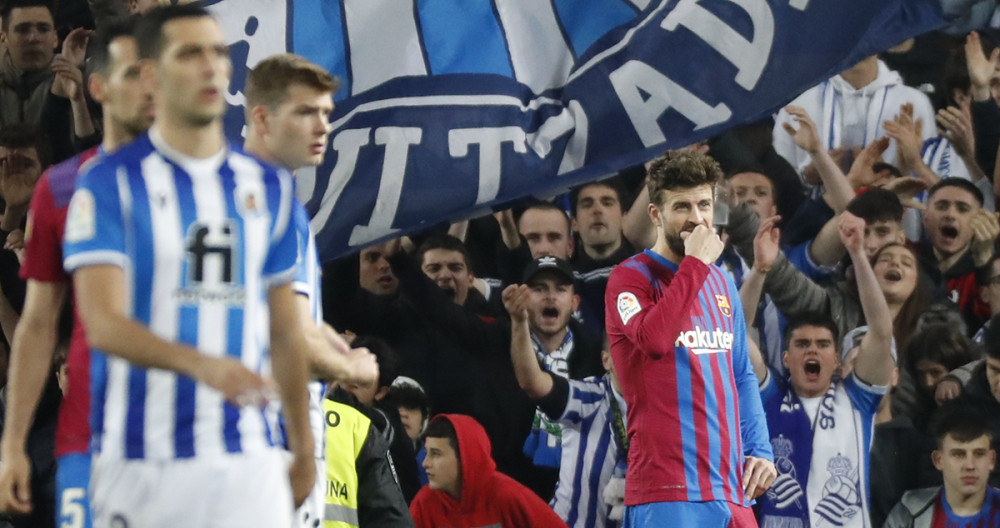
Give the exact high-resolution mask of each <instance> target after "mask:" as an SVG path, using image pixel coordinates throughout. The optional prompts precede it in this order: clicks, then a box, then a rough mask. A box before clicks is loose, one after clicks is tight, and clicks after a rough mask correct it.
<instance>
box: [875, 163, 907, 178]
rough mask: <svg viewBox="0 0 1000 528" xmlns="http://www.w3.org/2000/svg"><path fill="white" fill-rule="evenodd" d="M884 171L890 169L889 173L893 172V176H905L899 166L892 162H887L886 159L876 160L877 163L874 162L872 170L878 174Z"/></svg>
mask: <svg viewBox="0 0 1000 528" xmlns="http://www.w3.org/2000/svg"><path fill="white" fill-rule="evenodd" d="M882 171H889V174H892V177H893V178H902V177H903V173H902V171H900V170H899V167H897V166H895V165H893V164H891V163H886V162H884V161H876V162H875V163H872V172H874V173H876V174H877V173H879V172H882Z"/></svg>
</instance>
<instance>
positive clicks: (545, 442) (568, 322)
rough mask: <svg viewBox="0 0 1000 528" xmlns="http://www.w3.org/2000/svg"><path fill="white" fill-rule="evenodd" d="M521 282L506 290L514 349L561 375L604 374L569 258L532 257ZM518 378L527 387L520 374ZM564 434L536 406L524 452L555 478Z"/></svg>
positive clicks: (583, 375)
mask: <svg viewBox="0 0 1000 528" xmlns="http://www.w3.org/2000/svg"><path fill="white" fill-rule="evenodd" d="M521 282H522V283H523V284H522V285H520V286H518V285H513V286H509V287H508V288H507V289H505V290H504V300H505V303H504V304H505V306H506V307H507V310H508V311H509V312H510V315H511V353H512V354H515V353H520V354H530V355H532V356H534V357H535V358H536V359H537V361H538V364H539V365H540V366H541V368H542V369H543V370H545V371H547V372H550V373H552V374H554V375H556V376H559V377H560V378H562V379H570V378H572V379H582V378H584V377H586V376H598V375H601V374H603V372H604V367H603V365H601V362H600V351H599V349H598V347H597V346H595V343H593V342H592V341H590V340H589V339H587V337H586V335H585V333H584V332H583V331H582V328H581V327H580V325H579V323H577V322H576V321H575V320H574V319H573V317H572V316H573V312H575V311H576V310H577V308H578V307H579V306H580V296H579V295H577V294H576V289H575V286H574V281H573V269H572V268H571V267H570V265H569V262H567V261H565V260H563V259H561V258H556V257H552V256H545V257H539V258H537V259H535V260H532V261H531V262H529V263H528V265H527V267H526V268H525V271H524V278H523V279H522V281H521ZM518 289H520V291H521V292H522V293H521V295H522V296H523V302H522V303H518V306H517V308H516V309H515V310H514V311H511V308H512V305H511V304H509V303H508V302H506V301H507V300H508V297H510V295H511V294H512V292H515V291H517V290H518ZM522 305H523V306H522ZM514 349H518V351H517V352H515V350H514ZM518 384H519V385H520V386H521V388H522V389H525V386H524V383H522V382H521V380H518ZM528 394H529V396H530V395H531V393H530V392H529V393H528ZM561 439H562V428H561V427H560V425H559V424H558V423H557V422H556V421H555V420H551V419H550V417H549V416H548V415H546V414H545V413H544V412H543V411H542V410H541V409H535V416H534V420H533V422H532V427H531V434H529V435H528V437H527V439H526V441H525V442H524V454H525V455H527V456H528V457H530V458H531V459H532V462H534V464H535V465H536V466H540V467H543V468H552V473H553V478H554V477H555V471H556V470H558V468H559V466H560V459H561V456H562V450H561V447H562V441H561ZM546 498H548V497H546Z"/></svg>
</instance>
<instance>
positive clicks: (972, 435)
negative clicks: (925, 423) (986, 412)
mask: <svg viewBox="0 0 1000 528" xmlns="http://www.w3.org/2000/svg"><path fill="white" fill-rule="evenodd" d="M931 430H932V431H934V438H935V439H936V440H937V448H938V449H941V447H943V445H944V438H945V437H946V436H948V435H951V437H952V438H954V439H955V440H956V441H958V442H962V443H965V442H971V441H973V440H975V439H977V438H980V437H982V436H986V437H987V438H989V439H990V441H991V442H992V440H993V431H992V430H991V429H990V425H989V421H988V420H987V419H986V417H985V416H983V413H982V412H981V411H979V410H978V409H977V408H975V407H970V406H968V405H961V404H958V403H955V402H951V403H947V404H945V405H942V406H941V407H939V408H938V410H937V412H935V413H934V419H933V421H932V423H931Z"/></svg>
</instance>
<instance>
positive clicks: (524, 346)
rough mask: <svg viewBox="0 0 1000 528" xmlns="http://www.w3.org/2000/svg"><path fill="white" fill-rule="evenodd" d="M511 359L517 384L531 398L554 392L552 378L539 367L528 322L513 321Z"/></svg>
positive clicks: (542, 396)
mask: <svg viewBox="0 0 1000 528" xmlns="http://www.w3.org/2000/svg"><path fill="white" fill-rule="evenodd" d="M510 359H511V362H512V363H513V364H514V375H515V376H517V384H518V385H519V386H520V387H521V390H523V391H524V392H525V393H526V394H527V395H528V396H529V397H531V398H535V399H538V398H544V397H545V396H547V395H548V394H549V393H550V392H552V378H550V377H549V376H548V374H546V373H545V372H544V371H543V370H542V368H541V367H540V366H539V365H538V359H537V358H536V357H535V349H534V347H533V346H532V345H531V335H530V329H529V327H528V322H527V321H520V322H516V321H511V332H510Z"/></svg>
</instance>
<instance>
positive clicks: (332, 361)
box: [295, 295, 352, 381]
mask: <svg viewBox="0 0 1000 528" xmlns="http://www.w3.org/2000/svg"><path fill="white" fill-rule="evenodd" d="M295 297H296V301H295V306H296V309H297V310H298V318H299V321H300V322H301V324H302V336H303V338H304V339H305V340H306V348H305V351H306V364H307V365H308V368H309V376H310V377H311V378H312V379H319V380H323V381H345V380H347V379H349V378H350V377H351V376H352V372H351V368H350V364H349V362H348V361H347V357H346V356H344V355H343V354H341V353H339V352H338V351H337V350H334V349H333V347H332V345H331V344H330V342H329V341H327V339H326V338H325V337H324V336H323V332H322V330H321V329H320V327H319V325H318V324H317V323H316V321H315V320H313V317H312V313H311V310H310V307H309V299H308V298H306V297H305V296H304V295H296V296H295ZM344 346H345V347H346V346H347V345H346V343H345V345H344Z"/></svg>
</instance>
